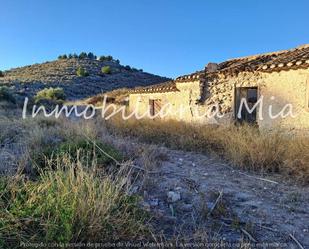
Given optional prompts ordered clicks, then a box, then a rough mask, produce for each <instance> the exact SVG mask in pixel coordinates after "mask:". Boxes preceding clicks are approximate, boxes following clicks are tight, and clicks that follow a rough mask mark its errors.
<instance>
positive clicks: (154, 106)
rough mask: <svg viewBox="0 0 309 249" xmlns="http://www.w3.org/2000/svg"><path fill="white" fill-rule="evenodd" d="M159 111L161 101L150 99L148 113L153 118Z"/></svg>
mask: <svg viewBox="0 0 309 249" xmlns="http://www.w3.org/2000/svg"><path fill="white" fill-rule="evenodd" d="M160 110H161V100H160V99H150V100H149V113H150V116H151V117H153V116H155V115H156V114H158V113H159V112H160Z"/></svg>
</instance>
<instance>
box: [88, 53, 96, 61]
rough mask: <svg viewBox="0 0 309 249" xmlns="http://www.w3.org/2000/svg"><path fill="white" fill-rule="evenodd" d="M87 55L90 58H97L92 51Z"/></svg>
mask: <svg viewBox="0 0 309 249" xmlns="http://www.w3.org/2000/svg"><path fill="white" fill-rule="evenodd" d="M87 57H88V59H90V60H95V59H96V56H95V55H94V54H93V53H91V52H89V53H88V55H87Z"/></svg>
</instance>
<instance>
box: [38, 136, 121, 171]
mask: <svg viewBox="0 0 309 249" xmlns="http://www.w3.org/2000/svg"><path fill="white" fill-rule="evenodd" d="M63 155H69V156H70V158H71V160H76V159H77V158H79V159H80V160H85V161H92V160H93V159H94V158H96V160H97V164H98V165H100V166H107V165H110V164H112V163H115V161H114V160H116V161H118V162H121V161H122V160H123V157H122V155H121V154H120V152H119V151H118V150H116V149H115V148H114V147H113V146H111V145H108V144H104V143H102V142H99V141H88V140H86V139H84V138H77V139H70V140H69V141H64V142H62V143H60V144H59V145H57V146H53V145H50V146H47V147H46V148H44V149H43V150H42V151H39V152H37V153H36V154H34V155H33V160H34V163H35V164H36V166H37V167H39V168H44V165H45V164H46V160H50V159H56V158H59V157H63Z"/></svg>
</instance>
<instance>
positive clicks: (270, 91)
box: [130, 69, 309, 130]
mask: <svg viewBox="0 0 309 249" xmlns="http://www.w3.org/2000/svg"><path fill="white" fill-rule="evenodd" d="M201 86H202V87H201ZM176 87H177V89H178V90H179V91H177V92H165V93H139V94H131V95H130V109H131V110H132V108H133V107H135V106H138V112H139V113H145V112H147V111H148V110H149V100H150V99H160V100H161V103H162V105H165V104H167V103H169V104H170V107H171V109H170V113H169V115H168V117H165V118H166V119H176V120H182V121H186V122H197V123H214V122H216V123H219V124H231V123H233V122H234V91H235V87H258V98H259V97H263V102H262V105H259V106H258V107H257V122H258V125H259V127H260V128H262V129H269V128H274V127H275V128H283V129H295V130H303V129H308V130H309V106H308V104H309V103H308V102H309V69H299V70H289V71H281V72H272V73H264V72H240V73H238V74H237V75H228V76H227V75H225V74H222V73H216V74H209V75H207V76H206V78H204V79H198V80H194V81H188V82H178V83H177V82H176ZM287 104H290V105H291V106H292V111H293V114H294V115H295V116H296V117H295V118H293V117H291V116H288V117H285V118H280V117H279V118H276V119H272V118H271V117H270V115H269V110H270V108H271V111H272V112H271V113H272V114H273V115H276V114H278V113H279V112H280V111H281V110H282V109H283V108H284V107H285V106H286V105H287ZM213 105H217V106H218V108H219V111H220V113H221V114H223V118H222V117H221V118H218V117H217V118H207V117H206V114H210V113H211V112H210V111H211V110H212V108H213ZM287 111H288V110H286V111H285V113H286V112H287ZM204 114H205V115H204ZM261 115H262V116H261ZM259 117H262V118H261V119H259Z"/></svg>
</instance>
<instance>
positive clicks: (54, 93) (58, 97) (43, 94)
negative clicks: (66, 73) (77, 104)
mask: <svg viewBox="0 0 309 249" xmlns="http://www.w3.org/2000/svg"><path fill="white" fill-rule="evenodd" d="M65 98H66V97H65V94H64V91H63V89H62V88H60V87H57V88H52V87H50V88H45V89H43V90H41V91H39V92H37V93H36V95H35V97H34V101H35V103H37V102H39V101H42V100H51V101H55V102H60V103H61V102H63V101H64V100H65Z"/></svg>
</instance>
